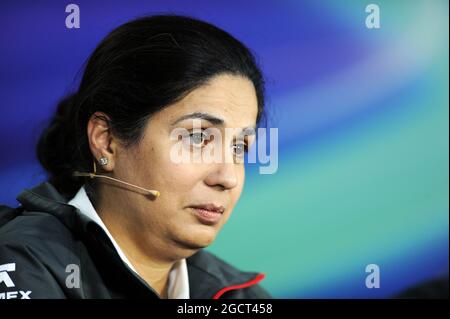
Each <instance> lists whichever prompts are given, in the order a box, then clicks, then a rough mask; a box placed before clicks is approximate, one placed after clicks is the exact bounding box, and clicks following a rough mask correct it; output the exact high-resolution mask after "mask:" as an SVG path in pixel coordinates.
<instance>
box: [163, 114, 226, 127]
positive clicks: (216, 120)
mask: <svg viewBox="0 0 450 319" xmlns="http://www.w3.org/2000/svg"><path fill="white" fill-rule="evenodd" d="M187 119H201V120H206V121H208V122H211V123H212V124H214V125H223V124H224V123H225V121H224V120H223V119H221V118H218V117H216V116H214V115H211V114H208V113H203V112H194V113H190V114H186V115H183V116H181V117H179V118H178V119H177V120H175V121H174V122H173V123H172V124H171V125H175V124H177V123H178V122H181V121H184V120H187Z"/></svg>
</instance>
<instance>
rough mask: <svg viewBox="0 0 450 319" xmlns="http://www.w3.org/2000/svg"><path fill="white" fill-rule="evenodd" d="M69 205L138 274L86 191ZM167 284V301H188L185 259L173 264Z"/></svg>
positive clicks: (82, 188)
mask: <svg viewBox="0 0 450 319" xmlns="http://www.w3.org/2000/svg"><path fill="white" fill-rule="evenodd" d="M68 204H69V205H72V206H75V207H76V208H78V209H79V211H80V212H81V213H82V214H84V215H85V216H87V217H88V218H90V219H91V220H93V221H94V222H95V223H97V224H98V225H99V226H100V227H101V228H102V229H103V230H104V231H105V233H106V234H107V235H108V237H109V239H110V240H111V242H112V243H113V245H114V247H115V249H116V251H117V253H118V254H119V256H120V258H121V259H122V261H123V262H124V263H125V264H126V265H127V266H128V267H129V268H130V269H132V270H133V271H134V272H135V273H136V274H138V272H137V271H136V269H135V268H134V267H133V265H132V264H131V262H130V261H129V260H128V258H127V257H126V256H125V254H124V253H123V251H122V249H120V247H119V245H118V244H117V242H116V241H115V240H114V238H113V236H112V235H111V233H110V232H109V231H108V228H107V227H106V225H105V224H104V223H103V221H102V219H101V218H100V216H99V215H98V214H97V212H96V211H95V208H94V206H92V203H91V201H90V200H89V197H88V196H87V194H86V190H85V188H84V186H83V187H81V188H80V190H79V191H78V193H77V194H76V195H75V197H74V198H72V199H71V200H70V201H69V203H68ZM168 280H169V283H168V291H167V293H168V297H169V299H189V280H188V271H187V265H186V259H184V258H183V259H181V260H179V261H178V262H176V263H175V264H174V266H173V267H172V269H171V270H170V273H169V279H168Z"/></svg>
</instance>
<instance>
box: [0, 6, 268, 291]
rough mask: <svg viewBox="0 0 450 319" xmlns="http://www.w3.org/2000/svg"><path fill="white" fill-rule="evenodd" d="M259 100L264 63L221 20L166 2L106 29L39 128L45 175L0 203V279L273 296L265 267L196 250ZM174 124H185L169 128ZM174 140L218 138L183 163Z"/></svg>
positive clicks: (223, 198) (31, 287)
mask: <svg viewBox="0 0 450 319" xmlns="http://www.w3.org/2000/svg"><path fill="white" fill-rule="evenodd" d="M263 108H264V81H263V77H262V75H261V72H260V70H259V68H258V66H257V65H256V63H255V61H254V58H253V56H252V54H251V53H250V52H249V50H248V49H247V48H246V47H245V46H244V45H243V44H242V43H240V42H239V41H238V40H236V39H235V38H233V37H232V36H231V35H229V34H228V33H226V32H224V31H222V30H220V29H218V28H216V27H214V26H212V25H210V24H208V23H205V22H201V21H198V20H195V19H192V18H187V17H182V16H174V15H159V16H152V17H145V18H141V19H138V20H134V21H131V22H129V23H126V24H124V25H122V26H120V27H119V28H117V29H116V30H114V31H112V32H111V33H110V34H109V35H108V36H107V37H106V38H105V39H104V40H103V41H102V42H101V43H100V45H99V46H98V47H97V48H96V49H95V51H94V52H93V54H92V56H91V57H90V59H89V61H88V63H87V65H86V67H85V70H84V74H83V77H82V80H81V83H80V86H79V89H78V91H77V92H75V93H74V94H72V95H70V96H68V97H67V98H65V99H64V100H62V102H61V103H60V104H59V106H58V109H57V112H56V115H55V116H54V118H53V120H52V121H51V123H50V125H49V126H48V128H47V129H46V130H45V132H44V133H43V135H42V136H41V138H40V140H39V143H38V146H37V155H38V158H39V161H40V162H41V164H42V165H43V167H44V168H45V169H46V171H47V172H48V175H49V182H46V183H43V184H41V185H39V186H37V187H36V188H34V189H32V190H25V191H24V192H23V193H22V194H20V195H19V197H18V200H19V201H20V203H21V206H19V208H17V209H15V210H12V209H8V208H3V210H2V213H0V223H1V224H0V225H2V226H1V228H0V267H3V268H2V269H0V271H3V272H0V274H3V277H2V281H3V285H2V284H1V283H0V292H2V293H4V294H3V296H5V297H11V298H14V297H17V298H20V297H21V296H22V297H25V298H136V297H138V298H186V299H187V298H267V297H270V296H269V295H268V294H267V292H265V291H264V290H263V289H262V288H261V287H260V286H259V285H258V284H257V283H258V282H259V281H260V280H261V279H262V278H263V277H264V275H263V274H257V273H247V272H241V271H239V270H237V269H236V268H234V267H232V266H231V265H229V264H227V263H225V262H224V261H222V260H220V259H219V258H217V257H215V256H213V255H212V254H210V253H208V252H205V251H203V248H204V247H207V246H208V245H210V244H211V243H212V242H213V241H214V239H215V237H216V236H217V234H218V232H219V231H220V229H221V228H222V226H223V225H224V224H225V223H226V221H227V220H228V218H229V217H230V215H231V212H232V210H233V207H234V206H235V204H236V202H237V201H238V199H239V196H240V195H241V191H242V188H243V184H244V164H243V163H242V160H240V159H242V156H243V152H244V151H245V149H246V148H248V147H250V145H251V144H252V143H253V142H254V136H253V135H252V134H245V135H243V134H242V132H247V131H252V129H253V131H254V127H255V126H256V125H257V124H258V123H259V121H260V119H261V117H262V114H263ZM226 128H233V130H234V132H235V134H232V135H230V134H228V135H227V134H225V129H226ZM176 129H178V130H181V131H182V132H187V133H185V134H182V135H180V136H178V138H175V139H174V138H173V132H174V130H176ZM212 129H215V130H216V132H219V133H223V134H221V135H220V134H219V135H211V136H209V135H208V130H211V131H212ZM217 136H219V138H217ZM210 137H213V138H210ZM175 146H177V147H178V150H181V151H183V152H184V154H186V152H188V155H192V157H190V158H193V157H195V156H198V154H202V153H203V152H205V151H206V149H207V148H208V149H209V150H210V149H214V148H216V150H220V151H221V154H222V155H221V158H222V160H221V161H213V162H212V161H208V162H207V161H200V162H198V161H183V162H179V161H177V160H176V158H175V157H174V152H173V150H174V149H176V148H175ZM180 147H181V148H180ZM218 148H220V149H218Z"/></svg>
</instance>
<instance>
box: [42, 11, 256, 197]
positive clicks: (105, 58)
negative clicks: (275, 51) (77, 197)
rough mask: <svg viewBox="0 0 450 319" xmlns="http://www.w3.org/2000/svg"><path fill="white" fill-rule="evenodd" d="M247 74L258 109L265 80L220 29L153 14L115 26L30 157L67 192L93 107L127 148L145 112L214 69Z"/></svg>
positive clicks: (82, 162)
mask: <svg viewBox="0 0 450 319" xmlns="http://www.w3.org/2000/svg"><path fill="white" fill-rule="evenodd" d="M225 73H228V74H233V75H241V76H243V77H246V78H248V79H250V80H251V81H252V82H253V85H254V87H255V90H256V96H257V101H258V116H257V122H258V123H259V122H260V121H261V118H262V117H263V112H264V79H263V76H262V73H261V71H260V69H259V67H258V65H257V64H256V62H255V59H254V57H253V55H252V53H251V52H250V51H249V49H248V48H246V47H245V46H244V45H243V44H242V43H241V42H240V41H238V40H237V39H235V38H234V37H232V36H231V35H230V34H228V33H227V32H225V31H223V30H221V29H219V28H217V27H215V26H213V25H211V24H209V23H206V22H202V21H199V20H196V19H193V18H189V17H183V16H177V15H155V16H149V17H143V18H139V19H137V20H133V21H130V22H128V23H125V24H123V25H121V26H119V27H118V28H117V29H115V30H113V31H112V32H111V33H110V34H109V35H108V36H107V37H106V38H104V39H103V40H102V41H101V43H100V44H99V45H98V47H97V48H96V49H95V51H94V52H93V53H92V55H91V57H90V58H89V60H88V62H87V65H86V67H85V70H84V74H83V77H82V79H81V83H80V85H79V88H78V91H77V92H76V93H73V94H71V95H69V96H67V97H65V98H64V99H62V100H61V101H60V103H59V104H58V107H57V111H56V114H55V115H54V117H53V118H52V120H51V122H50V124H49V126H48V127H47V128H46V129H45V131H44V132H43V134H42V135H41V137H40V139H39V142H38V145H37V157H38V159H39V161H40V163H41V164H42V166H43V167H44V168H45V170H46V171H47V173H48V177H49V182H50V183H52V184H53V185H54V186H55V187H56V189H57V190H58V191H59V192H61V193H62V194H63V195H65V196H67V197H70V196H73V195H74V194H75V193H76V191H77V190H78V189H79V187H81V185H83V184H84V180H83V179H79V178H74V177H72V173H73V171H75V170H81V171H91V170H92V161H93V157H92V154H91V151H90V149H89V146H88V138H87V134H86V127H87V123H88V120H89V118H90V117H91V116H92V114H93V113H95V112H97V111H100V112H104V113H105V114H107V115H108V117H109V124H110V127H111V130H112V132H113V133H114V134H115V135H116V136H117V137H118V138H119V139H120V140H121V141H123V142H124V143H125V145H127V146H130V145H134V144H136V143H138V142H139V140H140V139H141V137H142V135H143V131H144V128H145V124H146V123H147V121H148V119H149V118H150V116H151V115H152V114H154V113H156V112H158V111H159V110H161V109H162V108H164V107H165V106H168V105H170V104H172V103H174V102H176V101H178V100H180V99H182V98H183V97H184V96H186V95H187V94H188V93H189V92H191V91H192V90H194V89H196V88H198V87H199V86H201V85H204V84H206V83H207V81H208V80H210V79H211V78H212V77H214V76H216V75H219V74H225Z"/></svg>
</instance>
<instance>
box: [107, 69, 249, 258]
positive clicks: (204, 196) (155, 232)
mask: <svg viewBox="0 0 450 319" xmlns="http://www.w3.org/2000/svg"><path fill="white" fill-rule="evenodd" d="M199 114H201V115H200V117H202V118H201V119H199ZM256 117H257V98H256V94H255V88H254V86H253V84H252V82H251V81H250V80H248V79H246V78H244V77H240V76H234V75H220V76H217V77H215V78H213V79H212V80H211V81H210V82H209V83H208V84H207V85H204V86H202V87H200V88H198V89H196V90H194V91H192V92H191V93H190V94H188V95H187V96H186V97H185V98H183V99H182V100H180V101H179V102H177V103H175V104H173V105H170V106H168V107H167V108H164V109H163V110H162V111H160V112H158V113H157V114H155V115H154V116H152V117H151V118H150V120H149V121H148V123H147V126H146V128H145V133H144V136H143V139H142V140H141V141H140V142H139V144H137V145H136V146H133V147H131V148H124V147H121V146H117V147H116V150H115V152H114V158H113V169H112V175H111V176H113V177H115V178H119V179H121V180H124V181H127V182H130V183H133V184H135V185H139V186H141V187H144V188H147V189H154V190H158V191H159V192H160V193H161V195H160V197H158V198H156V199H155V198H153V197H152V196H144V195H142V194H139V193H138V192H133V191H128V190H125V189H124V188H118V187H112V188H113V189H114V190H112V191H111V192H109V195H108V197H107V199H108V200H109V201H110V203H111V205H114V206H113V209H115V210H117V215H118V216H120V217H118V218H119V219H120V223H121V224H122V225H123V226H124V227H125V228H127V229H128V230H129V233H131V236H133V237H135V238H134V239H136V240H138V241H139V242H140V243H141V245H143V246H144V248H146V249H147V248H148V246H151V247H152V248H153V249H164V250H167V251H177V250H173V248H176V249H178V251H177V254H186V255H189V254H190V253H192V252H195V250H197V249H199V248H203V247H206V246H208V245H209V244H211V243H212V242H213V240H214V239H215V237H216V235H217V233H218V232H219V230H220V229H221V228H222V226H223V225H224V224H225V223H226V221H227V220H228V218H229V217H230V215H231V212H232V210H233V208H234V206H235V204H236V202H237V201H238V199H239V197H240V195H241V191H242V188H243V185H244V179H245V172H244V164H243V162H242V161H241V162H239V161H236V160H235V159H236V157H239V156H242V155H241V154H240V153H241V150H242V148H241V146H242V145H243V144H242V143H243V142H244V143H246V144H247V145H248V146H250V145H251V144H252V143H253V142H254V136H247V137H245V139H244V140H240V139H239V132H240V131H242V130H244V129H245V128H252V127H255V125H256V123H255V122H256ZM194 120H196V122H197V123H200V125H197V126H196V128H197V129H198V128H201V129H207V128H211V127H214V128H217V129H218V130H219V131H220V132H221V133H222V136H221V139H222V140H221V143H219V141H218V140H217V139H216V137H214V139H216V140H214V139H212V140H211V141H207V140H206V141H202V139H203V138H204V137H205V136H204V135H202V133H201V132H200V131H198V130H196V131H194V133H195V134H194V135H191V136H185V137H183V138H181V137H180V138H179V139H178V140H176V139H173V138H171V133H173V131H174V129H176V128H183V129H186V130H187V131H188V133H192V132H193V129H194ZM225 128H233V129H234V130H233V134H229V133H227V134H225ZM180 139H181V140H180ZM177 143H178V144H177ZM180 143H181V144H180ZM175 145H178V146H179V147H180V146H181V148H182V149H183V150H184V151H186V150H187V151H188V152H191V153H195V152H197V153H195V154H197V155H198V154H199V153H198V151H199V150H200V151H201V152H204V151H205V148H206V147H209V148H211V147H213V148H214V147H215V148H216V150H214V151H218V149H217V148H218V147H220V148H221V152H222V160H221V161H219V162H214V161H213V162H211V161H210V162H200V163H198V162H193V161H190V162H182V163H179V162H177V161H176V160H174V159H173V150H174V147H176V146H175ZM236 153H237V155H236ZM171 154H172V157H171ZM185 154H186V153H185ZM109 188H110V187H109ZM109 188H108V189H109ZM205 204H213V205H215V206H217V207H220V206H222V207H223V208H224V210H223V213H222V214H219V218H218V219H217V220H214V221H211V220H207V219H204V218H202V217H201V212H199V211H198V210H195V209H193V208H192V207H191V206H198V205H205ZM199 214H200V215H199ZM215 216H217V215H215Z"/></svg>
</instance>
